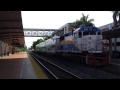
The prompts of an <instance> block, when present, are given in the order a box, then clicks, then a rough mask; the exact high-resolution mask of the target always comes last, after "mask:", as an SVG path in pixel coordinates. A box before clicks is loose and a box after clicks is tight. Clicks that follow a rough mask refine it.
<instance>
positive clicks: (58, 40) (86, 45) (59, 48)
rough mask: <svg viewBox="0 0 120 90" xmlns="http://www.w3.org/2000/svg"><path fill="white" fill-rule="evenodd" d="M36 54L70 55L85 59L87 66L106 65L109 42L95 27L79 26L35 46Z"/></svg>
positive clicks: (108, 60) (107, 62) (108, 61)
mask: <svg viewBox="0 0 120 90" xmlns="http://www.w3.org/2000/svg"><path fill="white" fill-rule="evenodd" d="M35 51H36V52H44V53H52V54H56V53H72V54H78V55H81V56H83V57H84V58H85V62H86V64H87V65H96V66H97V65H108V64H109V63H110V59H109V58H110V57H109V40H107V39H105V38H103V36H102V31H101V30H100V29H98V28H97V27H95V26H81V27H80V28H77V29H76V30H74V31H70V32H68V33H65V34H63V35H61V36H56V35H54V36H53V37H51V38H49V39H48V40H46V41H44V42H42V43H39V44H37V45H36V49H35Z"/></svg>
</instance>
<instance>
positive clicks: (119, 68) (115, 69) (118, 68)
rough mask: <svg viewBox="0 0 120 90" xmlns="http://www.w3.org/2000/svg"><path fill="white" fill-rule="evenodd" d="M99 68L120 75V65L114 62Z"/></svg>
mask: <svg viewBox="0 0 120 90" xmlns="http://www.w3.org/2000/svg"><path fill="white" fill-rule="evenodd" d="M99 69H100V70H103V71H106V72H110V73H112V74H116V75H120V65H117V64H114V63H111V64H110V65H108V66H105V67H101V68H99Z"/></svg>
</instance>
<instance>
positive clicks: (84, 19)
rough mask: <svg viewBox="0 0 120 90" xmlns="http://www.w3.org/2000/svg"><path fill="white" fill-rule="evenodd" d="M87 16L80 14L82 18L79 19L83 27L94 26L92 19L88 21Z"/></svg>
mask: <svg viewBox="0 0 120 90" xmlns="http://www.w3.org/2000/svg"><path fill="white" fill-rule="evenodd" d="M88 17H89V15H87V16H85V15H84V14H83V13H82V17H81V19H80V22H82V24H83V25H94V24H93V23H92V22H93V21H94V19H90V20H88Z"/></svg>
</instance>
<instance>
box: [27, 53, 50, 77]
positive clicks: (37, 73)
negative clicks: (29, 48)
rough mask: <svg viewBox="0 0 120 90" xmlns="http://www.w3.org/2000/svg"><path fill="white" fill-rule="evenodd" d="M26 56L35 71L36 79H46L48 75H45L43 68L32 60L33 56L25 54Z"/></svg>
mask: <svg viewBox="0 0 120 90" xmlns="http://www.w3.org/2000/svg"><path fill="white" fill-rule="evenodd" d="M27 56H28V58H29V59H30V61H31V64H32V66H33V69H34V71H35V73H36V76H37V79H48V77H47V76H46V75H45V73H44V72H43V70H42V69H41V68H40V67H39V66H38V64H37V63H36V62H35V61H34V60H33V58H32V57H31V56H30V55H29V54H27Z"/></svg>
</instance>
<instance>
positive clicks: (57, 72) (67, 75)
mask: <svg viewBox="0 0 120 90" xmlns="http://www.w3.org/2000/svg"><path fill="white" fill-rule="evenodd" d="M29 54H30V55H31V56H32V57H33V58H34V59H35V60H36V61H37V62H38V63H39V64H40V65H41V66H42V67H43V68H44V69H45V70H46V71H47V72H48V73H49V74H50V76H51V77H52V78H53V79H82V78H80V77H78V76H76V75H75V74H73V73H71V72H69V71H67V70H66V69H64V68H62V67H60V66H58V65H56V64H54V63H52V62H50V61H48V60H46V59H44V58H43V57H40V56H39V55H37V54H35V53H33V52H31V53H29Z"/></svg>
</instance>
